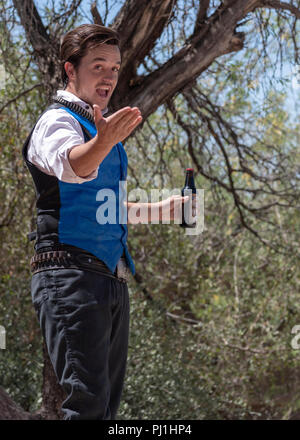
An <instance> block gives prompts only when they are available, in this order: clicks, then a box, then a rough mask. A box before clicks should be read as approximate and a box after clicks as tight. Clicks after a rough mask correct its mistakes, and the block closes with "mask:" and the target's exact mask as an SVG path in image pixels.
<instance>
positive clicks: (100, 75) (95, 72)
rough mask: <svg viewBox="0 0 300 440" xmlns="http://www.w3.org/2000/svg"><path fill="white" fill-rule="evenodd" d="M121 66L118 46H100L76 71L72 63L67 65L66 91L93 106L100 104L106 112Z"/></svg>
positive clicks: (82, 61)
mask: <svg viewBox="0 0 300 440" xmlns="http://www.w3.org/2000/svg"><path fill="white" fill-rule="evenodd" d="M120 64H121V54H120V50H119V48H118V46H115V45H111V44H100V45H99V46H97V47H95V48H94V49H90V50H88V52H87V54H86V55H85V56H84V57H83V58H81V60H80V64H79V66H78V68H77V69H76V70H75V69H74V66H73V65H72V64H71V63H69V62H67V63H65V69H66V72H67V73H68V76H69V83H68V86H67V88H66V90H68V91H70V92H71V93H74V94H75V95H76V96H78V97H79V98H81V99H82V100H83V101H85V102H87V103H88V104H90V105H91V106H92V105H93V104H98V105H99V107H100V108H101V110H104V109H105V108H106V107H107V105H108V102H109V100H110V98H111V95H112V93H113V91H114V89H115V87H116V85H117V82H118V71H119V69H120Z"/></svg>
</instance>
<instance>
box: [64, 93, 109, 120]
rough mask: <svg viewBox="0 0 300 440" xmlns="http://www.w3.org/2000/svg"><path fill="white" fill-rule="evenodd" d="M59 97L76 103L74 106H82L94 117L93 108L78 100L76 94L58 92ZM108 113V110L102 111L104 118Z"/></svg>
mask: <svg viewBox="0 0 300 440" xmlns="http://www.w3.org/2000/svg"><path fill="white" fill-rule="evenodd" d="M57 97H59V98H63V99H66V100H67V101H69V102H74V104H77V105H80V107H82V108H84V110H87V111H88V112H89V113H90V114H91V115H92V116H94V110H93V107H91V106H90V104H88V103H87V102H85V101H83V100H82V99H80V98H78V96H76V95H74V93H71V92H68V91H67V90H57ZM107 112H108V108H105V109H104V110H102V116H103V115H105V113H107Z"/></svg>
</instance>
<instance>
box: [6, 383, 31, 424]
mask: <svg viewBox="0 0 300 440" xmlns="http://www.w3.org/2000/svg"><path fill="white" fill-rule="evenodd" d="M35 418H39V417H38V416H34V415H32V414H30V413H28V412H26V411H24V410H23V409H22V408H20V407H19V406H18V405H17V404H16V403H15V402H14V401H13V400H12V399H11V398H10V397H9V395H8V394H7V392H6V391H5V390H4V389H3V388H0V419H1V420H29V419H35Z"/></svg>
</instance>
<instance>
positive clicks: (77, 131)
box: [27, 90, 107, 183]
mask: <svg viewBox="0 0 300 440" xmlns="http://www.w3.org/2000/svg"><path fill="white" fill-rule="evenodd" d="M57 96H58V97H61V98H64V99H66V100H67V101H69V102H74V103H75V104H78V105H80V106H81V107H83V108H84V109H85V110H87V111H88V112H89V113H90V114H91V115H92V116H93V114H94V113H93V108H92V107H91V106H90V105H89V104H87V103H86V102H84V101H82V100H81V99H80V98H78V96H75V95H74V94H73V93H70V92H67V91H66V90H58V91H57ZM106 111H107V109H105V110H104V111H102V114H104V113H105V112H106ZM84 143H85V139H84V135H83V132H82V129H81V126H80V124H79V122H78V121H77V119H75V118H74V117H73V116H72V115H71V114H70V113H68V112H66V111H65V110H63V109H51V110H48V111H47V112H46V113H45V114H44V115H43V116H42V117H41V118H40V119H39V121H38V122H37V124H36V126H35V129H34V131H33V133H32V136H31V139H30V143H29V146H28V150H27V158H28V160H29V161H30V162H31V163H33V164H34V165H36V166H37V168H39V169H40V170H41V171H43V172H44V173H46V174H49V175H50V176H56V177H57V178H58V179H59V180H61V181H63V182H69V183H83V182H87V181H89V180H93V179H95V178H96V177H97V175H98V168H97V169H95V170H94V171H93V172H92V173H91V174H89V175H88V176H86V177H79V176H77V175H76V174H75V172H74V170H73V168H72V167H71V165H70V162H69V158H68V155H69V152H70V151H71V150H72V148H74V147H76V146H77V145H81V144H84Z"/></svg>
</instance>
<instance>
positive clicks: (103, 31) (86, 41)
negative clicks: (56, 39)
mask: <svg viewBox="0 0 300 440" xmlns="http://www.w3.org/2000/svg"><path fill="white" fill-rule="evenodd" d="M104 43H105V44H113V45H116V46H118V47H119V46H120V37H119V35H118V33H117V32H116V31H114V30H113V29H111V28H108V27H105V26H100V25H99V24H82V25H81V26H78V27H76V28H75V29H73V30H71V31H69V32H68V33H67V34H66V35H64V37H63V39H62V41H61V45H60V66H61V79H62V82H63V84H64V87H66V85H67V84H68V75H67V74H66V71H65V68H64V64H65V62H66V61H69V62H70V63H72V64H73V66H74V67H75V69H76V68H77V67H78V66H79V64H80V60H81V58H83V57H84V56H85V55H86V54H87V51H88V49H93V48H95V47H96V46H98V45H99V44H104Z"/></svg>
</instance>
